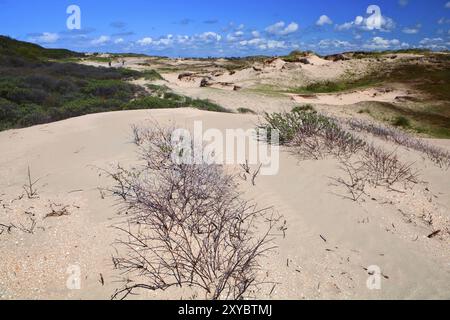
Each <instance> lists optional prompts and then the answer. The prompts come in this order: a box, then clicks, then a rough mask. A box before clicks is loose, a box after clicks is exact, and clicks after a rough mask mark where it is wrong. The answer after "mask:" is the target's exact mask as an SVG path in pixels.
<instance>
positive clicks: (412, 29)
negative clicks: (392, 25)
mask: <svg viewBox="0 0 450 320" xmlns="http://www.w3.org/2000/svg"><path fill="white" fill-rule="evenodd" d="M420 28H422V25H421V24H418V25H416V26H415V27H410V28H408V27H406V28H403V30H402V32H403V33H406V34H417V33H419V31H420Z"/></svg>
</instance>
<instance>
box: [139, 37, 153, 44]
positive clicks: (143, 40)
mask: <svg viewBox="0 0 450 320" xmlns="http://www.w3.org/2000/svg"><path fill="white" fill-rule="evenodd" d="M137 43H138V44H139V45H141V46H148V45H151V44H152V43H153V39H152V38H150V37H146V38H143V39H141V40H138V41H137Z"/></svg>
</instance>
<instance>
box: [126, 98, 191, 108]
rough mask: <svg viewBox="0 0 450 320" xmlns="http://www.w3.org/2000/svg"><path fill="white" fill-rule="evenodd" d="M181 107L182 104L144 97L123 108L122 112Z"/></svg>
mask: <svg viewBox="0 0 450 320" xmlns="http://www.w3.org/2000/svg"><path fill="white" fill-rule="evenodd" d="M181 107H183V105H182V103H180V102H177V101H172V100H166V99H161V98H158V97H144V98H140V99H137V100H134V101H132V102H129V103H127V104H126V105H124V106H123V109H124V110H140V109H174V108H181Z"/></svg>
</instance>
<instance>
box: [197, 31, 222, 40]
mask: <svg viewBox="0 0 450 320" xmlns="http://www.w3.org/2000/svg"><path fill="white" fill-rule="evenodd" d="M198 38H199V39H200V40H202V41H204V42H219V41H220V40H222V36H221V35H220V34H217V33H215V32H211V31H209V32H204V33H202V34H200V35H199V36H198Z"/></svg>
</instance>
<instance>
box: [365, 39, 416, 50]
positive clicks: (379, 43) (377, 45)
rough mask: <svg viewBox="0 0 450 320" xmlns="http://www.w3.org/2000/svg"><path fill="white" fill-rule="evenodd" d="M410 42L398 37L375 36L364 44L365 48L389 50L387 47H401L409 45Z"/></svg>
mask: <svg viewBox="0 0 450 320" xmlns="http://www.w3.org/2000/svg"><path fill="white" fill-rule="evenodd" d="M408 46H409V44H408V43H406V42H400V40H398V39H391V40H389V39H384V38H382V37H374V38H372V40H371V41H370V42H368V43H365V44H364V45H363V48H365V49H370V50H387V49H394V48H400V47H404V48H406V47H408Z"/></svg>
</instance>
